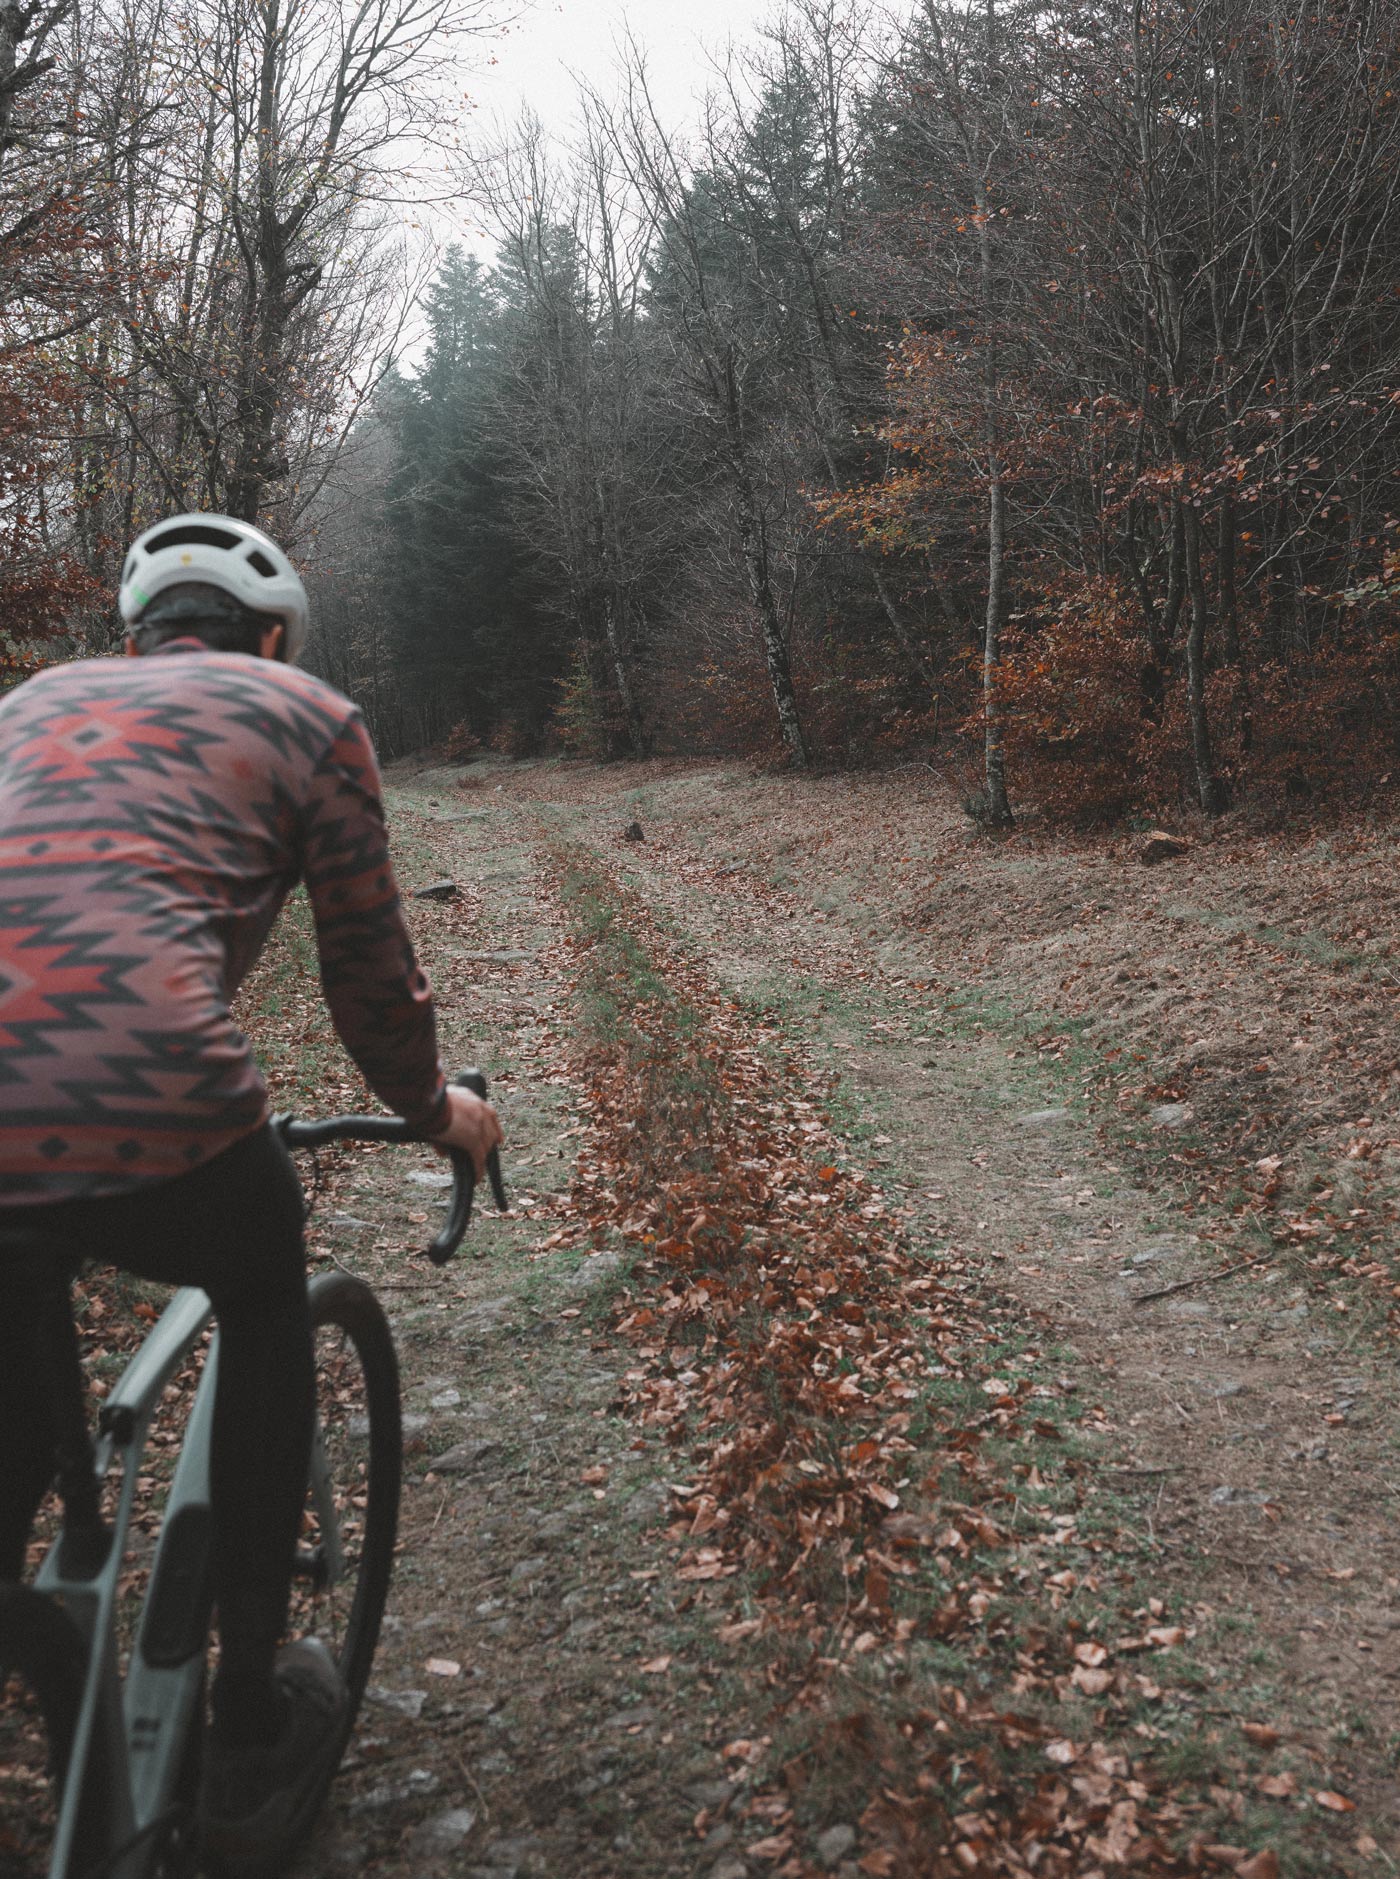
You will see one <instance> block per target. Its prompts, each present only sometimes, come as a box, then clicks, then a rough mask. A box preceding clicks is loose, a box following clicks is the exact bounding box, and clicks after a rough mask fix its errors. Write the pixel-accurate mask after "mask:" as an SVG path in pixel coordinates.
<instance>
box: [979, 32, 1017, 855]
mask: <svg viewBox="0 0 1400 1879" xmlns="http://www.w3.org/2000/svg"><path fill="white" fill-rule="evenodd" d="M995 26H996V14H995V11H994V0H987V47H988V51H989V53H991V52H993V49H994V43H995V39H994V35H995ZM988 161H990V159H988ZM977 215H978V258H979V262H980V268H981V282H980V286H981V292H982V318H983V320H984V321H985V322H986V325H987V328H988V330H987V332H986V335H985V343H986V348H987V363H986V376H985V382H984V393H983V395H984V398H985V420H986V447H987V618H986V625H985V629H984V632H983V638H982V718H983V724H984V726H985V740H984V742H985V749H984V771H985V775H986V789H987V821H988V822H989V823H990V825H991V826H992V827H993V828H994V829H1009V828H1010V827H1011V824H1012V821H1013V817H1012V814H1011V803H1010V800H1009V799H1008V797H1007V794H1006V752H1005V747H1004V739H1003V736H1002V722H1001V706H1000V704H999V703H998V701H997V695H996V670H997V662H998V660H999V659H1000V657H1001V625H1002V620H1003V617H1004V614H1005V608H1006V475H1005V469H1004V466H1003V464H1002V459H1001V442H1000V431H999V425H998V413H997V345H996V336H995V334H994V333H993V332H992V331H991V330H990V327H991V322H992V233H991V207H990V202H989V199H988V191H987V175H986V169H985V167H984V169H983V172H982V175H981V176H980V177H979V178H978V183H977Z"/></svg>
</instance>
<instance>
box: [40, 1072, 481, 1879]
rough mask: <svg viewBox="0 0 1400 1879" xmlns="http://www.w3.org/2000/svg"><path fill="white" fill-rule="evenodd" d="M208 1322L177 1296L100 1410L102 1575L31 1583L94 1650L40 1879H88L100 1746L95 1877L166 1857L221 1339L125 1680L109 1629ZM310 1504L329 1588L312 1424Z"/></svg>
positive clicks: (457, 1208)
mask: <svg viewBox="0 0 1400 1879" xmlns="http://www.w3.org/2000/svg"><path fill="white" fill-rule="evenodd" d="M457 1081H459V1082H461V1083H463V1084H465V1085H466V1086H467V1087H469V1088H472V1089H474V1090H476V1091H477V1093H478V1094H479V1095H481V1096H482V1097H484V1096H485V1094H486V1081H485V1078H484V1077H482V1075H481V1073H480V1072H479V1071H475V1070H472V1071H465V1072H463V1073H462V1075H461V1076H460V1077H459V1078H458V1079H457ZM274 1124H275V1126H277V1127H278V1128H279V1129H280V1130H281V1132H282V1135H283V1139H284V1141H286V1142H287V1143H288V1145H289V1146H301V1147H310V1146H315V1145H317V1144H319V1143H321V1142H327V1141H334V1140H339V1139H345V1138H347V1137H353V1138H358V1139H360V1140H365V1141H400V1142H405V1141H406V1142H411V1141H416V1140H417V1139H418V1138H417V1136H416V1135H415V1134H414V1133H413V1132H412V1131H411V1130H410V1129H409V1128H408V1126H407V1124H405V1123H403V1122H401V1121H398V1120H395V1119H391V1118H388V1117H363V1116H355V1117H345V1116H342V1117H337V1118H333V1119H331V1120H329V1121H327V1122H320V1123H299V1122H295V1121H294V1120H293V1119H292V1118H291V1117H290V1116H286V1117H277V1118H274ZM452 1166H453V1172H454V1177H455V1178H454V1185H453V1192H452V1200H451V1206H450V1209H449V1218H448V1223H447V1225H446V1226H445V1227H444V1228H443V1229H442V1231H441V1232H440V1233H439V1234H438V1235H437V1237H436V1238H435V1239H434V1241H433V1242H432V1245H431V1246H430V1247H429V1249H428V1251H429V1256H430V1257H431V1258H432V1259H433V1261H434V1263H435V1264H438V1265H441V1264H442V1263H443V1262H444V1261H446V1260H447V1259H450V1258H451V1257H452V1254H453V1252H454V1251H455V1250H456V1246H457V1243H458V1241H459V1240H460V1239H461V1237H462V1234H463V1232H464V1231H465V1229H466V1225H467V1222H468V1220H469V1218H470V1216H471V1203H472V1190H473V1185H474V1183H473V1170H472V1165H471V1161H470V1158H469V1157H468V1156H467V1155H466V1154H464V1153H463V1152H462V1151H460V1150H453V1151H452ZM488 1171H489V1173H490V1177H491V1185H492V1189H493V1191H494V1194H495V1197H496V1202H497V1205H498V1206H499V1207H501V1208H502V1209H503V1210H504V1209H505V1208H506V1206H507V1201H506V1195H505V1189H504V1187H503V1186H502V1183H501V1174H500V1163H499V1160H498V1159H497V1157H496V1154H495V1151H494V1150H493V1151H492V1154H491V1157H490V1160H489V1163H488ZM212 1317H213V1308H212V1306H211V1305H210V1302H209V1299H208V1298H207V1296H206V1295H205V1294H204V1293H203V1292H202V1291H199V1290H197V1289H196V1288H194V1287H192V1286H186V1287H183V1288H182V1289H181V1290H180V1291H177V1292H176V1293H175V1295H174V1296H173V1297H172V1298H171V1300H170V1302H169V1303H168V1304H167V1305H166V1307H165V1310H164V1311H163V1312H162V1314H161V1316H160V1318H159V1319H158V1320H157V1321H156V1323H155V1324H154V1325H153V1326H152V1327H151V1330H150V1333H149V1334H148V1336H147V1337H146V1339H145V1341H144V1342H143V1343H142V1345H141V1348H140V1349H139V1350H138V1351H137V1353H136V1355H135V1356H134V1357H133V1358H132V1360H131V1362H130V1363H129V1364H128V1365H127V1367H126V1370H125V1371H124V1372H123V1374H122V1378H121V1381H120V1382H119V1383H118V1385H117V1387H116V1389H115V1390H114V1391H113V1392H112V1394H111V1396H110V1397H109V1399H108V1401H107V1402H106V1404H105V1405H104V1407H103V1410H102V1414H101V1418H100V1422H99V1437H98V1442H97V1446H96V1453H95V1467H96V1473H97V1478H98V1480H99V1482H101V1481H104V1480H105V1479H106V1478H107V1476H108V1475H109V1474H110V1472H111V1470H112V1468H113V1466H114V1465H116V1464H119V1465H120V1468H121V1488H120V1492H119V1494H118V1497H117V1508H116V1512H115V1515H114V1517H113V1518H112V1520H111V1523H110V1540H109V1544H108V1547H107V1551H106V1554H105V1556H104V1558H103V1560H102V1562H101V1564H100V1565H99V1566H98V1567H97V1569H96V1571H94V1572H91V1573H89V1574H84V1573H81V1572H79V1571H76V1570H74V1571H69V1570H67V1569H66V1568H65V1564H64V1550H65V1549H64V1536H63V1535H62V1534H60V1535H59V1537H58V1539H57V1540H56V1541H55V1543H54V1545H53V1546H52V1547H50V1549H49V1551H48V1553H47V1555H46V1556H45V1558H44V1562H43V1564H42V1565H41V1567H40V1568H39V1571H38V1574H37V1575H36V1578H35V1582H34V1583H35V1590H36V1591H39V1592H42V1593H46V1594H48V1595H50V1596H52V1597H56V1598H57V1599H59V1600H60V1601H61V1603H62V1605H63V1606H64V1609H65V1610H66V1612H67V1613H68V1615H69V1617H70V1618H71V1619H72V1620H73V1622H74V1624H75V1625H76V1626H77V1628H78V1630H79V1632H80V1633H81V1634H82V1637H83V1638H84V1640H85V1642H86V1644H87V1646H88V1658H87V1669H86V1672H85V1674H84V1680H83V1694H82V1701H81V1704H80V1707H79V1711H78V1721H77V1725H76V1727H75V1729H74V1733H73V1742H72V1747H71V1750H70V1753H69V1760H68V1772H67V1778H66V1780H65V1782H64V1789H63V1801H62V1805H61V1807H60V1810H59V1818H58V1826H57V1830H56V1832H55V1835H54V1843H53V1848H52V1851H51V1854H50V1858H49V1873H48V1879H87V1876H86V1875H85V1874H82V1873H78V1872H76V1871H75V1870H74V1868H73V1847H74V1842H75V1839H76V1835H77V1829H78V1822H79V1819H80V1816H81V1811H82V1804H83V1798H84V1787H85V1785H86V1782H87V1780H88V1778H89V1763H90V1759H91V1755H92V1748H93V1743H94V1741H96V1740H100V1741H101V1742H102V1745H103V1748H104V1750H105V1757H106V1772H107V1778H108V1782H109V1785H110V1793H109V1794H107V1795H105V1796H103V1797H101V1799H102V1803H103V1807H104V1811H105V1817H106V1833H105V1839H106V1845H107V1849H108V1850H107V1855H106V1862H105V1864H104V1865H103V1867H102V1868H101V1870H102V1872H103V1874H104V1879H105V1876H106V1875H110V1876H111V1879H149V1874H150V1872H151V1870H152V1868H153V1866H154V1864H155V1862H156V1860H157V1859H158V1858H159V1856H160V1852H161V1834H162V1829H163V1827H164V1826H165V1825H166V1824H167V1822H168V1823H169V1824H173V1817H172V1816H171V1809H172V1805H173V1803H174V1802H175V1800H176V1796H177V1794H178V1790H179V1784H180V1777H181V1774H182V1771H183V1769H184V1765H185V1757H186V1755H187V1754H188V1752H189V1749H190V1745H191V1742H192V1740H193V1739H194V1738H195V1735H196V1732H197V1731H199V1730H202V1728H203V1726H204V1716H203V1691H204V1672H205V1659H206V1653H207V1647H208V1639H209V1623H210V1617H211V1614H212V1608H213V1598H212V1593H211V1588H210V1554H211V1547H210V1539H211V1510H210V1482H209V1474H210V1466H209V1448H210V1440H211V1435H212V1430H213V1418H214V1394H215V1386H216V1379H217V1375H218V1362H219V1338H218V1333H217V1331H215V1333H214V1335H213V1337H212V1338H211V1340H210V1344H209V1352H208V1356H207V1358H206V1360H205V1364H204V1372H203V1375H202V1376H201V1377H200V1380H199V1386H198V1388H197V1390H196V1391H195V1398H194V1403H193V1405H192V1406H191V1409H190V1414H189V1419H188V1421H187V1423H186V1425H185V1431H184V1439H183V1441H182V1443H181V1447H180V1457H179V1460H178V1462H177V1463H176V1467H175V1474H174V1478H173V1479H172V1481H171V1484H170V1492H169V1495H168V1497H167V1499H166V1504H165V1512H164V1515H163V1518H162V1521H161V1529H160V1538H159V1540H158V1542H157V1544H156V1550H155V1556H154V1558H153V1560H152V1562H151V1573H150V1581H149V1584H148V1586H147V1590H146V1596H145V1599H144V1601H143V1603H142V1607H141V1616H140V1622H139V1624H138V1627H137V1632H136V1637H135V1639H134V1640H133V1643H132V1647H131V1655H130V1660H129V1662H128V1665H127V1670H126V1675H125V1678H124V1679H123V1677H122V1674H121V1671H120V1667H119V1665H118V1661H117V1644H116V1637H115V1632H114V1618H115V1614H116V1601H117V1589H118V1586H119V1584H120V1581H121V1577H122V1562H123V1559H124V1557H125V1552H126V1540H127V1534H128V1531H129V1529H130V1526H131V1519H132V1514H133V1512H134V1510H135V1504H136V1483H137V1477H138V1475H139V1474H140V1472H141V1458H142V1455H143V1453H144V1450H145V1446H146V1438H147V1435H148V1433H149V1430H150V1425H151V1420H152V1418H153V1416H154V1415H155V1412H156V1408H157V1406H158V1404H159V1402H160V1399H161V1395H162V1393H163V1392H164V1390H165V1386H166V1385H167V1383H169V1381H170V1379H171V1377H172V1376H174V1375H175V1373H176V1372H177V1371H178V1370H179V1369H180V1367H181V1365H182V1364H183V1363H184V1362H185V1360H186V1358H187V1357H188V1356H189V1353H190V1352H191V1350H193V1348H194V1346H195V1345H196V1343H197V1342H198V1341H199V1339H200V1337H201V1336H202V1335H203V1333H204V1331H205V1329H206V1328H207V1327H208V1326H209V1324H210V1322H211V1320H212ZM310 1495H311V1500H312V1503H313V1505H314V1507H315V1510H316V1518H317V1525H318V1528H319V1531H320V1534H321V1549H322V1550H321V1557H320V1558H319V1560H318V1562H317V1567H318V1572H319V1573H321V1574H324V1577H325V1580H326V1582H327V1583H329V1584H332V1585H333V1584H335V1583H336V1581H338V1580H339V1579H340V1578H341V1577H342V1576H343V1574H344V1572H345V1567H346V1560H345V1553H344V1549H343V1547H342V1545H341V1540H340V1523H339V1515H338V1511H337V1508H336V1504H335V1493H334V1489H333V1486H332V1483H331V1478H330V1469H329V1466H328V1463H327V1460H326V1452H325V1445H324V1441H323V1437H322V1431H321V1425H320V1421H319V1418H318V1419H317V1421H316V1423H315V1424H314V1425H313V1430H312V1443H311V1466H310Z"/></svg>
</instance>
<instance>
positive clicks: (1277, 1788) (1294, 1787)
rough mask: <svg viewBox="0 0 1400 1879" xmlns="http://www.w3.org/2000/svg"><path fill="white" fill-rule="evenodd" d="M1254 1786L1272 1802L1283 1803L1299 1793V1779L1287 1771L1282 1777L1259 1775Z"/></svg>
mask: <svg viewBox="0 0 1400 1879" xmlns="http://www.w3.org/2000/svg"><path fill="white" fill-rule="evenodd" d="M1254 1785H1255V1787H1256V1788H1258V1790H1259V1792H1260V1793H1261V1794H1267V1795H1268V1796H1269V1798H1270V1800H1274V1801H1282V1800H1285V1799H1286V1798H1287V1796H1288V1795H1290V1794H1296V1793H1297V1792H1298V1777H1297V1775H1295V1774H1293V1773H1292V1772H1291V1770H1288V1769H1285V1770H1284V1772H1283V1773H1282V1774H1281V1775H1259V1776H1258V1777H1256V1779H1255V1783H1254Z"/></svg>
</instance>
